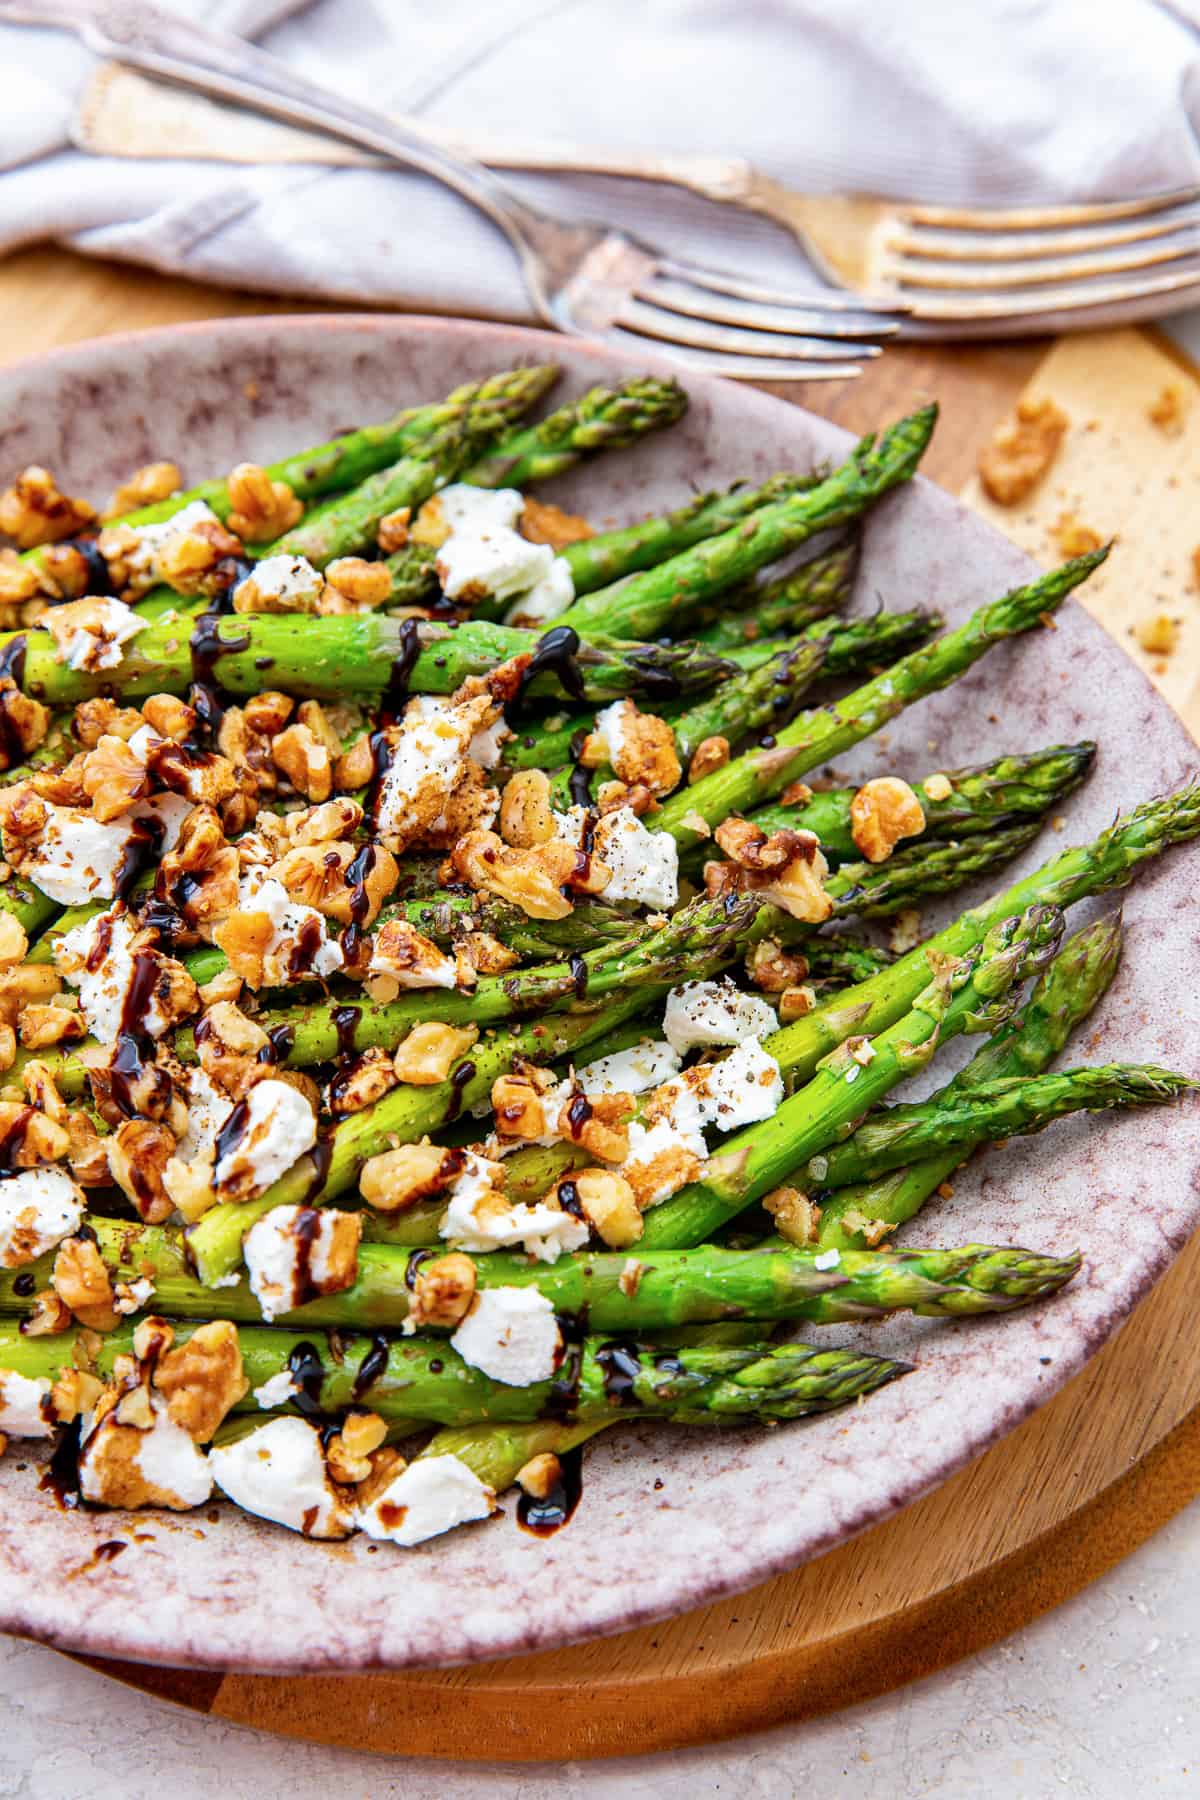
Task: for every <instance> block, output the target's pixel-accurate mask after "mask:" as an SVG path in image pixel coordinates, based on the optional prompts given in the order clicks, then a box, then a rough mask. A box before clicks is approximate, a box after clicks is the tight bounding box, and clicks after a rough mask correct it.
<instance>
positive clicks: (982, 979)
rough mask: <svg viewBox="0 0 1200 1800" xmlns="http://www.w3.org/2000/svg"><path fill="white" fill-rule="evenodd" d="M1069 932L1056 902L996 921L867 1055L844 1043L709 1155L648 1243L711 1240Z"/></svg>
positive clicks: (661, 1215) (975, 1023)
mask: <svg viewBox="0 0 1200 1800" xmlns="http://www.w3.org/2000/svg"><path fill="white" fill-rule="evenodd" d="M1061 932H1062V914H1061V912H1059V911H1058V909H1057V908H1055V907H1047V906H1034V907H1030V908H1029V910H1028V911H1027V912H1025V913H1024V914H1023V915H1022V916H1021V917H1020V918H1009V919H1005V920H1004V921H1003V922H1002V923H1001V924H999V925H997V926H994V927H993V928H992V930H991V931H989V932H988V934H987V936H986V937H985V938H984V939H983V941H982V942H981V943H980V944H979V946H978V948H977V950H976V951H974V952H972V953H970V954H968V955H967V956H965V957H963V958H961V959H960V960H958V961H956V962H951V963H942V965H941V966H940V968H939V970H938V972H937V974H936V975H935V977H934V979H933V981H932V982H930V983H929V984H928V986H926V987H925V988H924V989H923V990H922V992H921V993H919V994H918V995H917V996H916V997H915V999H914V1001H913V1004H912V1007H911V1009H910V1010H909V1011H908V1012H906V1013H905V1014H904V1015H903V1017H901V1018H900V1019H898V1020H897V1022H896V1023H895V1024H894V1025H891V1026H889V1027H888V1029H887V1030H886V1031H882V1032H880V1033H879V1034H878V1036H876V1037H873V1038H872V1039H871V1040H870V1043H869V1045H868V1046H866V1047H865V1048H864V1049H863V1051H862V1056H863V1058H864V1059H865V1060H860V1059H859V1058H858V1057H856V1056H855V1055H854V1054H853V1051H852V1049H851V1048H850V1047H843V1046H839V1047H838V1048H837V1049H836V1050H835V1051H833V1053H832V1054H831V1055H829V1056H827V1057H825V1058H824V1059H823V1060H822V1062H821V1063H820V1064H819V1065H818V1067H817V1071H816V1074H815V1075H814V1076H813V1078H812V1080H811V1081H810V1082H809V1083H808V1084H807V1086H805V1087H803V1088H801V1089H800V1091H799V1092H798V1093H796V1094H793V1095H792V1097H791V1099H790V1100H785V1101H784V1103H783V1105H782V1106H781V1107H780V1108H779V1110H778V1112H776V1113H775V1114H774V1115H773V1116H772V1117H771V1118H770V1119H766V1120H764V1121H763V1123H762V1124H760V1125H752V1126H750V1127H749V1128H748V1129H746V1130H744V1131H740V1132H737V1133H735V1134H734V1136H732V1137H731V1138H730V1139H729V1140H728V1142H727V1143H726V1145H725V1146H724V1148H723V1149H722V1150H721V1152H720V1153H719V1154H718V1155H716V1156H713V1157H710V1158H709V1160H708V1162H707V1163H706V1164H705V1165H704V1169H703V1179H702V1180H700V1181H696V1182H692V1183H691V1184H690V1185H689V1186H687V1187H685V1188H682V1189H681V1190H680V1191H679V1193H677V1194H675V1195H674V1196H673V1197H672V1198H671V1199H670V1200H665V1201H663V1203H662V1204H661V1205H660V1206H656V1207H655V1208H654V1209H653V1211H651V1212H650V1213H648V1214H647V1215H646V1222H645V1231H644V1233H643V1237H642V1239H641V1242H642V1244H643V1245H644V1246H645V1248H646V1249H647V1250H653V1249H672V1250H674V1249H687V1248H689V1247H690V1246H691V1245H693V1244H702V1243H703V1242H704V1241H705V1240H706V1239H707V1238H708V1237H710V1236H711V1235H712V1233H713V1232H714V1231H716V1230H717V1229H718V1228H719V1227H720V1226H721V1225H723V1224H724V1223H725V1222H726V1220H727V1219H730V1218H733V1217H734V1216H735V1215H736V1214H737V1213H739V1212H741V1211H742V1210H743V1209H744V1208H745V1207H747V1206H749V1205H750V1204H751V1202H752V1201H754V1200H758V1199H761V1197H762V1196H763V1194H765V1193H768V1192H769V1191H770V1190H771V1189H772V1188H773V1187H775V1186H777V1185H778V1183H779V1182H781V1181H782V1180H783V1179H784V1177H785V1176H786V1175H787V1174H788V1172H789V1170H792V1169H794V1168H796V1167H797V1165H799V1164H800V1163H804V1162H807V1160H808V1158H809V1157H810V1156H814V1155H816V1154H817V1153H818V1152H820V1151H822V1150H825V1149H827V1148H828V1146H829V1145H830V1144H832V1143H834V1142H836V1141H837V1140H838V1138H839V1137H842V1136H845V1135H847V1134H848V1131H849V1129H850V1128H851V1127H852V1126H853V1125H854V1123H855V1121H856V1120H857V1119H859V1118H861V1117H862V1115H863V1113H864V1112H866V1111H867V1110H868V1109H869V1108H870V1107H871V1106H873V1105H874V1104H875V1103H876V1101H878V1100H880V1099H882V1098H883V1096H884V1095H885V1094H887V1093H889V1092H890V1091H891V1089H892V1088H894V1087H895V1086H896V1085H897V1083H898V1082H901V1081H903V1080H905V1079H906V1078H907V1077H908V1076H909V1075H912V1074H914V1073H915V1072H916V1071H917V1070H918V1069H919V1068H923V1067H924V1066H925V1064H926V1063H928V1062H929V1061H930V1059H931V1058H932V1056H933V1054H934V1052H935V1051H936V1050H937V1048H938V1046H939V1045H940V1044H944V1043H946V1042H947V1041H948V1040H949V1039H950V1038H952V1037H956V1036H957V1035H958V1034H959V1033H960V1032H964V1031H977V1030H979V1029H981V1028H986V1027H985V1026H984V1021H985V1020H986V1019H987V1017H988V1016H989V1013H991V1012H992V1011H993V1009H994V1008H995V1007H996V1006H997V1005H999V1006H1000V1007H1001V1008H1003V1007H1005V1006H1006V1005H1007V1004H1009V1003H1010V1002H1011V999H1012V993H1013V989H1014V985H1015V984H1016V983H1019V982H1021V981H1023V980H1024V979H1025V978H1026V976H1028V975H1030V974H1033V973H1035V972H1037V971H1038V970H1039V969H1040V968H1041V967H1043V966H1044V965H1045V963H1046V962H1047V961H1048V960H1049V958H1050V957H1051V956H1052V955H1053V953H1054V950H1055V948H1056V947H1057V944H1058V940H1059V937H1060V935H1061ZM888 973H890V971H888ZM800 1023H803V1021H800ZM788 1029H792V1028H791V1027H789V1028H788ZM847 1035H849V1033H847ZM784 1037H786V1032H779V1033H777V1034H776V1036H775V1038H774V1039H773V1040H772V1039H768V1040H767V1046H766V1047H767V1048H768V1050H772V1051H773V1046H774V1044H775V1043H777V1042H778V1041H779V1040H780V1039H781V1038H784Z"/></svg>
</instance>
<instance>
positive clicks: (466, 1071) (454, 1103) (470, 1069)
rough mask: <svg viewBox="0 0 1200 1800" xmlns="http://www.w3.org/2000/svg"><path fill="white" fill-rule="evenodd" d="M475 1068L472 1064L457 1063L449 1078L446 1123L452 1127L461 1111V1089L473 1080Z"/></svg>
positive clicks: (468, 1062)
mask: <svg viewBox="0 0 1200 1800" xmlns="http://www.w3.org/2000/svg"><path fill="white" fill-rule="evenodd" d="M475 1075H476V1068H475V1064H474V1063H473V1062H470V1061H467V1062H463V1063H459V1065H458V1067H457V1069H455V1071H454V1073H453V1075H451V1077H450V1099H449V1100H448V1102H447V1104H446V1123H447V1125H452V1124H453V1123H454V1121H455V1119H457V1117H458V1115H459V1113H460V1112H461V1111H462V1103H463V1089H464V1088H465V1087H466V1086H467V1084H468V1083H469V1082H471V1081H473V1080H474V1078H475Z"/></svg>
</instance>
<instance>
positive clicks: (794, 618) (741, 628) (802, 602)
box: [688, 528, 859, 655]
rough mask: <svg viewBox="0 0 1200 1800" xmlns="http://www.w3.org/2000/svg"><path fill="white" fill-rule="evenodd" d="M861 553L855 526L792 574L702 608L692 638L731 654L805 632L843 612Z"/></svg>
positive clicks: (691, 621) (690, 625)
mask: <svg viewBox="0 0 1200 1800" xmlns="http://www.w3.org/2000/svg"><path fill="white" fill-rule="evenodd" d="M858 555H859V536H858V531H857V529H854V528H852V529H851V530H849V531H847V532H846V533H845V534H844V536H842V537H841V538H839V539H838V541H837V542H836V543H835V544H833V545H832V546H831V547H830V548H829V549H828V550H823V551H822V552H821V553H820V554H819V555H817V556H814V557H811V558H810V559H809V561H808V562H806V563H801V565H800V567H799V568H798V569H793V570H792V571H791V573H790V574H788V575H778V576H776V577H775V579H774V580H773V581H765V582H761V583H759V584H758V585H756V586H753V587H751V588H747V589H746V590H744V591H738V592H735V593H731V594H722V595H721V596H720V598H719V599H718V600H715V601H713V602H711V603H710V604H709V605H708V606H701V607H698V608H697V610H696V611H695V612H694V613H693V614H692V615H691V617H690V618H689V621H688V636H689V637H692V638H695V639H696V640H697V642H699V643H702V644H706V645H707V646H708V648H709V649H710V650H717V651H719V652H720V653H721V654H722V655H725V654H727V653H728V652H729V651H730V650H736V649H738V648H739V647H740V646H742V645H744V644H749V643H759V642H761V641H762V640H763V639H764V638H771V637H778V636H786V635H787V634H788V633H790V632H793V631H802V630H803V629H804V628H805V626H808V625H813V624H815V623H816V622H817V620H819V619H823V618H825V617H827V616H828V614H830V613H834V612H840V611H841V609H842V607H843V606H844V605H845V603H846V601H847V600H848V599H849V598H850V592H851V589H852V588H853V586H854V577H855V575H856V573H857V571H858Z"/></svg>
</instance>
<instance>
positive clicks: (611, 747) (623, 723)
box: [593, 700, 631, 769]
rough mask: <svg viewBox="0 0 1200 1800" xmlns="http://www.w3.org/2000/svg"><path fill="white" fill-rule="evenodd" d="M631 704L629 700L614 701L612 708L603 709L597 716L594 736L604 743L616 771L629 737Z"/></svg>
mask: <svg viewBox="0 0 1200 1800" xmlns="http://www.w3.org/2000/svg"><path fill="white" fill-rule="evenodd" d="M630 704H631V703H630V702H629V701H628V700H614V701H613V703H612V705H611V706H605V707H603V708H602V709H601V711H600V712H598V713H597V714H596V723H595V726H594V727H593V736H595V737H598V738H600V739H601V740H602V741H603V744H604V748H605V751H606V753H607V755H608V760H609V762H610V763H611V764H612V766H613V768H614V769H615V768H616V766H617V758H618V757H619V756H620V754H621V751H622V750H623V749H624V747H625V740H626V738H627V737H628V735H629V733H628V729H627V727H628V722H629V711H630Z"/></svg>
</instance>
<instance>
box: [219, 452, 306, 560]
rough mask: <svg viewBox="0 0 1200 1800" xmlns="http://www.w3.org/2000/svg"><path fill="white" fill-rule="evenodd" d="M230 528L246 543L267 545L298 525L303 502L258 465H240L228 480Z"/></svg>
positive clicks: (233, 470)
mask: <svg viewBox="0 0 1200 1800" xmlns="http://www.w3.org/2000/svg"><path fill="white" fill-rule="evenodd" d="M226 486H227V488H228V491H229V502H230V512H229V529H230V531H236V532H237V535H238V536H239V537H240V538H241V539H242V540H243V541H244V542H245V543H247V544H268V543H270V542H271V540H272V539H273V538H277V537H282V536H283V534H284V532H285V531H290V530H291V529H292V526H293V525H295V524H297V523H298V522H299V520H300V516H301V514H302V513H303V511H304V505H303V502H302V501H301V500H300V499H299V497H298V496H297V495H296V494H294V493H293V492H292V490H291V488H290V487H289V486H288V484H287V482H286V481H272V479H271V477H270V475H269V474H268V473H267V471H266V470H265V469H263V468H260V467H259V465H258V464H257V463H249V462H246V463H238V464H237V466H236V468H233V469H231V470H230V471H229V474H228V476H227V477H226Z"/></svg>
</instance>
